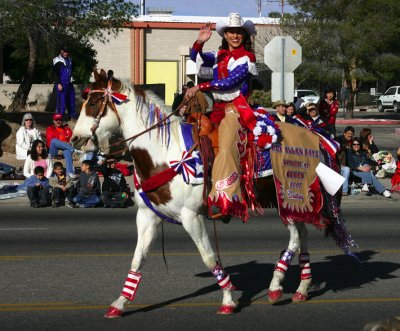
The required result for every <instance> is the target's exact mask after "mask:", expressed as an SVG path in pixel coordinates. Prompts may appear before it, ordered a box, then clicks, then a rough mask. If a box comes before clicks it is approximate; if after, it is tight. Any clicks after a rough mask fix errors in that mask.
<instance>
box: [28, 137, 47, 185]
mask: <svg viewBox="0 0 400 331" xmlns="http://www.w3.org/2000/svg"><path fill="white" fill-rule="evenodd" d="M38 166H41V167H42V168H43V169H44V175H45V176H46V177H47V178H49V177H50V176H51V174H52V173H53V163H52V162H51V159H50V157H49V155H48V154H47V150H46V146H45V145H44V142H43V141H42V140H39V139H37V140H35V141H34V142H33V143H32V147H31V152H30V154H29V155H28V156H27V158H26V160H25V164H24V176H25V177H26V178H29V177H30V176H32V175H34V170H35V168H36V167H38Z"/></svg>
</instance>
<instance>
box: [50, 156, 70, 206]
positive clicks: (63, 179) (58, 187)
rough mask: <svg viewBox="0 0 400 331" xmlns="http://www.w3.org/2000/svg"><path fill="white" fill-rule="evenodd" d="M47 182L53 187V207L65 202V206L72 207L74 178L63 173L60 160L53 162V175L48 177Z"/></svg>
mask: <svg viewBox="0 0 400 331" xmlns="http://www.w3.org/2000/svg"><path fill="white" fill-rule="evenodd" d="M49 184H50V186H51V187H53V196H52V200H53V202H52V206H53V208H58V207H60V206H62V205H64V204H65V203H66V204H67V206H69V207H73V201H72V199H73V198H74V196H75V186H74V179H73V178H71V177H70V176H67V175H66V174H65V171H64V167H63V164H62V163H61V162H56V163H54V175H53V176H51V177H50V179H49Z"/></svg>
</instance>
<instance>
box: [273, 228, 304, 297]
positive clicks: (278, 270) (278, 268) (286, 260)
mask: <svg viewBox="0 0 400 331" xmlns="http://www.w3.org/2000/svg"><path fill="white" fill-rule="evenodd" d="M287 228H288V230H289V231H290V241H289V246H288V248H287V249H285V250H284V251H283V252H282V254H281V257H280V259H279V260H278V262H277V263H276V265H275V270H274V274H273V277H272V280H271V283H270V285H269V291H268V300H269V301H270V302H275V301H277V300H279V299H280V297H281V296H282V289H283V288H282V285H281V283H282V282H283V280H284V279H285V273H286V271H287V269H288V268H289V266H290V264H291V263H292V260H293V258H294V255H295V253H296V251H297V249H298V248H299V246H300V238H299V232H298V231H297V228H296V225H295V224H288V226H287Z"/></svg>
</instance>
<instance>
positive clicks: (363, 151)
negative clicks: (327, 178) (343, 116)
mask: <svg viewBox="0 0 400 331" xmlns="http://www.w3.org/2000/svg"><path fill="white" fill-rule="evenodd" d="M325 97H326V99H325V100H324V103H322V105H321V104H320V105H319V106H317V105H316V104H314V103H307V104H305V105H304V106H303V107H298V106H299V105H297V107H296V105H295V104H293V103H290V104H286V103H285V102H284V100H279V101H277V102H275V103H274V104H273V108H274V109H276V114H275V115H273V117H274V119H275V121H278V122H287V123H294V124H299V122H300V124H303V125H304V126H307V127H311V128H314V129H315V128H317V129H318V130H321V129H322V130H324V132H326V134H327V135H330V137H331V138H334V139H335V140H336V141H337V142H339V144H340V149H339V152H338V153H337V158H338V162H339V164H340V166H341V174H342V176H343V177H344V178H345V181H344V183H343V186H342V195H343V196H347V195H349V193H350V192H349V187H350V185H349V182H350V181H351V182H357V183H358V182H361V184H362V189H361V190H362V191H363V192H366V193H367V195H372V193H378V194H381V195H383V196H384V197H386V198H389V197H390V196H391V193H390V191H389V190H386V189H385V187H384V186H383V185H382V183H381V182H380V181H379V179H378V178H382V177H385V176H391V175H392V174H393V173H394V172H395V171H396V162H395V160H394V158H393V157H392V156H391V154H390V153H389V152H387V151H380V150H379V148H378V147H377V146H376V145H375V142H374V137H373V135H372V130H371V129H369V128H363V129H361V131H360V133H359V138H358V137H354V134H355V130H354V127H352V126H348V127H346V128H345V129H344V132H343V134H342V135H340V136H336V137H335V136H334V134H335V133H336V128H335V120H334V118H333V117H334V116H335V115H336V113H337V108H338V105H337V102H335V98H334V97H333V95H332V91H327V93H326V95H325ZM329 100H333V101H331V105H332V107H331V108H329V107H328V105H329ZM321 112H322V113H323V114H324V116H322V115H321ZM320 132H321V131H320ZM398 154H399V153H398ZM397 158H398V159H399V160H400V155H397Z"/></svg>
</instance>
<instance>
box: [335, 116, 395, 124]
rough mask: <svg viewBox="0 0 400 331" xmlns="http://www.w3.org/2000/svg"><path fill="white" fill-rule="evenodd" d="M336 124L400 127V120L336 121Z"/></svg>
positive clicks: (354, 119) (353, 119) (352, 119)
mask: <svg viewBox="0 0 400 331" xmlns="http://www.w3.org/2000/svg"><path fill="white" fill-rule="evenodd" d="M336 124H355V125H357V124H360V125H400V120H385V119H356V118H351V119H336Z"/></svg>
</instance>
